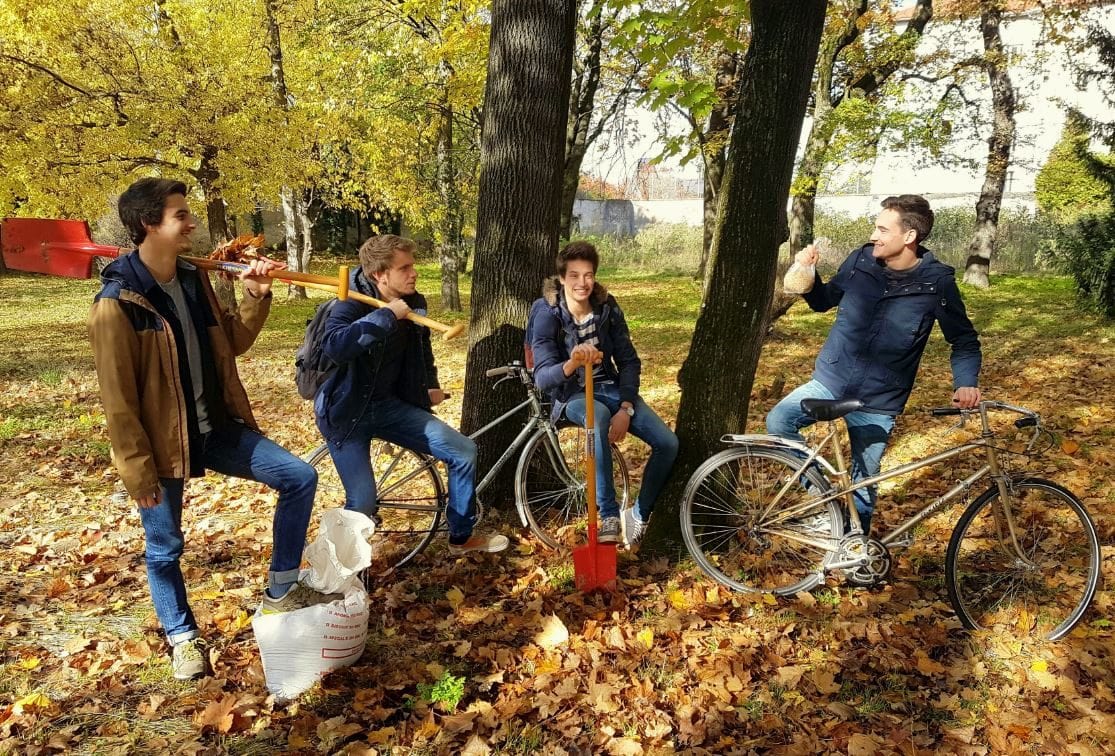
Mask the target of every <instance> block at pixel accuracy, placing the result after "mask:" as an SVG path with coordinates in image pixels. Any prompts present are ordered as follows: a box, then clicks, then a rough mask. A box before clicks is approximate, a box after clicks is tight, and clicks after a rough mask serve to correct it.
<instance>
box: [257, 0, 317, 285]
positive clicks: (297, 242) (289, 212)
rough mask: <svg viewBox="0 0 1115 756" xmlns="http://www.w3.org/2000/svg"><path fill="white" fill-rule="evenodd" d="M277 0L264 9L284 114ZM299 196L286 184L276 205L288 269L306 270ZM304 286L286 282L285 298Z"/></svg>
mask: <svg viewBox="0 0 1115 756" xmlns="http://www.w3.org/2000/svg"><path fill="white" fill-rule="evenodd" d="M277 4H278V3H277V0H264V3H263V8H264V14H265V16H266V19H267V52H268V53H269V54H270V56H271V93H272V96H273V99H274V101H275V107H276V108H278V109H279V110H281V111H283V112H284V113H285V112H286V111H287V110H289V109H290V93H289V92H288V91H287V88H286V70H285V69H284V67H283V45H282V38H281V37H280V34H279V22H278V21H277V20H276V16H275V8H276V6H277ZM300 201H301V198H300V197H299V196H298V194H297V193H296V192H295V191H294V190H293V189H292V188H290V187H289V186H283V187H282V188H280V189H279V205H280V207H281V208H282V213H283V236H284V237H285V238H286V264H287V269H288V270H291V271H294V272H297V273H305V272H307V271H306V268H305V266H303V265H302V237H301V234H300V233H299V228H298V226H299V220H298V213H299V204H300ZM305 298H306V289H305V287H302V286H294V285H291V284H288V285H287V299H305Z"/></svg>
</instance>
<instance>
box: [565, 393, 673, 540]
mask: <svg viewBox="0 0 1115 756" xmlns="http://www.w3.org/2000/svg"><path fill="white" fill-rule="evenodd" d="M594 389H595V390H594V391H593V400H594V401H593V404H594V409H593V412H594V417H593V419H594V420H595V421H596V497H597V509H598V510H599V512H600V516H601V517H618V516H619V504H618V503H617V502H616V484H615V480H614V479H613V478H612V446H611V444H609V443H608V427H609V425H610V424H611V422H612V415H614V414H615V413H616V412H619V405H620V398H619V389H618V388H617V387H616V386H615V385H614V384H609V383H605V384H603V385H601V386H596V387H594ZM585 407H586V402H585V395H584V394H583V393H582V394H575V395H574V396H573V398H572V399H570V400H569V403H568V404H566V405H565V417H566V418H567V419H568V420H569V421H571V422H574V423H577V424H578V425H581V426H583V425H584V424H585ZM629 432H630V433H631V435H632V436H634V437H635V438H638V439H642V440H643V441H645V442H646V443H647V444H648V445H649V446H650V459H648V460H647V466H646V467H645V468H644V469H643V485H642V486H640V487H639V498H638V499H636V500H635V507H636V509H635V511H636V512H637V513H638V515H639V519H640V520H642V521H643V522H646V521H647V519H648V518H649V517H650V513H651V511H653V509H654V503H655V502H656V501H658V495H659V494H660V493H662V486H663V485H664V484H665V483H666V478H668V477H669V476H670V469H671V468H672V467H673V466H674V460H675V459H677V456H678V437H677V436H675V435H674V432H673V431H672V430H670V428H669V426H667V425H666V423H664V422H662V418H660V417H659V416H658V415H656V414H655V413H654V410H652V409H651V408H650V407H649V406H647V403H646V402H644V401H643V400H642V399H636V400H635V416H634V417H633V418H631V426H630V428H629Z"/></svg>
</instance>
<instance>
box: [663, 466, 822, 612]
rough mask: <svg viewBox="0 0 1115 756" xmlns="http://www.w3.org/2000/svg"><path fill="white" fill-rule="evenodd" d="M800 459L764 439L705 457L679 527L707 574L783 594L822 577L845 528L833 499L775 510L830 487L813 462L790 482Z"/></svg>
mask: <svg viewBox="0 0 1115 756" xmlns="http://www.w3.org/2000/svg"><path fill="white" fill-rule="evenodd" d="M801 463H802V460H800V459H798V458H796V457H795V456H794V455H793V454H792V453H790V452H786V451H783V450H781V449H775V448H771V447H766V446H739V447H735V448H732V449H727V450H725V451H722V452H720V453H719V454H716V455H715V456H713V457H710V458H709V459H708V460H706V461H705V462H704V463H703V464H702V465H701V466H700V467H699V468H697V471H696V472H694V473H693V476H692V477H691V478H690V479H689V483H688V484H687V485H686V489H685V498H684V499H683V501H682V505H681V532H682V535H683V536H684V538H685V545H686V547H687V548H688V549H689V553H690V554H691V555H692V556H693V559H694V560H695V561H696V562H697V565H698V566H699V567H700V568H701V569H702V570H704V572H705V574H707V575H708V576H709V577H711V578H712V579H714V580H716V581H717V582H718V583H720V584H722V585H725V586H727V587H729V588H731V589H732V590H735V591H746V592H753V593H773V594H776V595H790V594H794V593H797V592H798V591H806V590H809V589H810V588H812V587H814V586H815V585H817V584H818V583H820V582H821V581H822V580H823V579H824V570H825V567H826V565H827V564H828V563H829V562H830V561H832V559H833V551H834V550H835V547H836V544H837V543H838V542H839V540H840V538H841V536H842V535H843V532H844V520H843V517H842V516H841V514H840V508H839V507H838V506H837V504H836V502H835V501H830V502H826V503H825V504H818V505H816V506H813V507H810V508H806V509H804V510H803V511H802V512H801V513H800V514H798V515H796V516H795V517H794V519H791V520H785V521H780V520H779V515H780V513H782V512H784V511H786V510H787V509H789V508H790V507H794V506H798V505H801V504H804V503H805V502H807V501H809V500H810V499H814V498H818V497H820V496H821V495H822V494H825V493H827V492H828V491H829V490H830V487H829V483H828V480H827V479H826V478H825V477H824V475H822V474H821V471H820V470H818V469H817V468H816V467H815V466H811V467H810V468H809V469H808V470H806V471H805V473H804V474H803V475H802V476H800V477H798V478H797V480H795V481H794V483H793V485H791V486H790V487H789V489H787V491H786V492H785V493H784V494H783V496H782V498H781V500H780V501H779V502H778V505H777V507H775V508H774V509H773V510H772V511H770V512H767V511H766V510H767V508H768V507H769V505H770V503H771V502H772V501H773V500H774V497H775V496H776V495H777V494H778V492H779V491H781V490H782V488H783V487H785V484H786V483H787V482H789V481H790V480H793V479H794V476H795V474H796V473H797V471H798V468H799V467H800V466H801Z"/></svg>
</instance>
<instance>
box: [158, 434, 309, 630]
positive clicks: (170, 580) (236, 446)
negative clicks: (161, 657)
mask: <svg viewBox="0 0 1115 756" xmlns="http://www.w3.org/2000/svg"><path fill="white" fill-rule="evenodd" d="M201 448H202V464H203V465H205V467H206V468H208V469H210V470H215V471H216V472H219V473H224V474H225V475H232V476H234V477H237V478H244V479H246V480H254V481H258V482H260V483H265V484H267V485H268V486H270V487H271V488H273V489H275V490H276V491H278V492H279V502H278V505H277V506H276V507H275V517H274V521H273V523H272V531H273V539H274V545H273V547H272V549H271V573H272V577H273V578H276V579H277V580H278V581H279V582H281V583H291V582H294V581H295V580H297V579H298V568H299V566H300V565H301V564H302V550H303V548H305V545H306V528H307V527H309V524H310V512H311V511H312V510H313V507H314V493H315V492H316V490H317V471H316V470H314V468H312V467H310V466H309V465H308V464H306V463H305V462H303V461H302V460H300V459H299V458H298V457H296V456H294V455H293V454H291V453H290V452H288V451H287V450H286V449H284V448H283V447H281V446H279V445H278V444H276V443H275V442H274V441H271V440H269V439H267V438H265V437H264V436H263V435H261V434H259V433H257V432H256V431H254V430H252V429H250V428H247V427H245V426H243V425H240V424H239V423H230V424H229V425H227V426H225V427H223V428H218V429H216V430H214V431H212V432H211V433H207V434H206V435H205V437H204V439H203V441H202V444H201ZM159 484H160V488H161V496H160V497H159V503H158V504H156V505H155V506H153V507H151V508H150V509H142V508H141V509H140V510H139V517H140V520H142V522H143V531H144V533H145V534H146V541H147V547H146V559H147V582H148V584H149V585H150V587H151V599H152V601H153V602H154V604H155V614H157V615H158V617H159V624H160V625H162V626H163V631H164V632H165V633H166V634H167V638H168V639H169V640H170V643H171V645H177V644H179V643H182V642H183V641H187V640H190V639H191V638H196V637H197V635H198V631H197V623H196V622H195V621H194V615H193V612H191V611H190V605H189V604H188V603H187V602H186V583H185V581H184V580H183V579H182V568H181V566H180V565H179V560H180V559H181V557H182V550H183V546H184V545H185V539H184V538H183V536H182V488H183V481H182V479H181V478H160V479H159Z"/></svg>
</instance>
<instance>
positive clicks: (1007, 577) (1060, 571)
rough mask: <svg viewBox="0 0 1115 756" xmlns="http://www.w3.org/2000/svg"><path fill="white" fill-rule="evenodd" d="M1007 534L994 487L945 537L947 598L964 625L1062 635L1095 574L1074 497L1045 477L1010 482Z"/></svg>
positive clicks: (1084, 520)
mask: <svg viewBox="0 0 1115 756" xmlns="http://www.w3.org/2000/svg"><path fill="white" fill-rule="evenodd" d="M1009 506H1010V511H1011V514H1012V517H1013V520H1014V525H1015V531H1016V537H1017V540H1018V549H1020V551H1018V550H1016V549H1015V545H1014V541H1013V540H1012V539H1011V537H1010V533H1009V531H1008V526H1007V518H1006V516H1005V512H1004V509H1003V508H1004V504H1003V502H1002V501H1001V499H1000V498H999V494H998V491H997V490H993V491H991V492H988V493H987V494H984V495H983V496H981V497H980V498H979V499H977V500H976V501H975V502H973V504H972V505H971V506H970V507H969V509H968V510H967V511H966V512H965V513H964V515H963V516H962V517H961V519H960V521H959V522H958V524H957V527H956V530H955V532H954V533H953V537H952V540H951V541H950V543H949V552H948V556H947V560H946V578H947V580H948V584H949V596H950V598H951V599H952V601H953V605H954V607H955V608H956V611H957V614H958V615H960V617H961V620H962V621H963V622H964V624H965V625H966V626H967V627H971V628H988V629H989V628H995V627H999V628H1002V629H1003V630H1005V631H1009V632H1012V633H1016V634H1017V633H1022V634H1024V635H1033V636H1035V637H1039V638H1047V639H1055V638H1058V637H1061V636H1062V635H1064V634H1065V633H1067V632H1068V631H1069V630H1071V629H1072V627H1073V626H1074V625H1075V624H1076V623H1077V622H1079V620H1080V618H1081V617H1082V616H1083V613H1084V611H1085V610H1086V609H1087V606H1088V604H1089V603H1090V602H1091V598H1092V595H1093V594H1094V592H1095V588H1096V583H1097V581H1098V575H1099V546H1098V539H1097V537H1096V534H1095V528H1094V525H1093V524H1092V523H1091V520H1090V518H1089V517H1088V516H1087V513H1086V512H1085V511H1084V509H1083V507H1082V505H1080V503H1079V501H1078V500H1076V498H1075V497H1073V496H1072V494H1070V493H1069V492H1067V491H1065V490H1064V489H1062V488H1060V487H1058V486H1056V485H1055V484H1052V483H1047V482H1044V481H1033V482H1022V483H1019V484H1016V485H1015V486H1014V487H1013V490H1012V494H1011V498H1010V504H1009Z"/></svg>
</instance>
